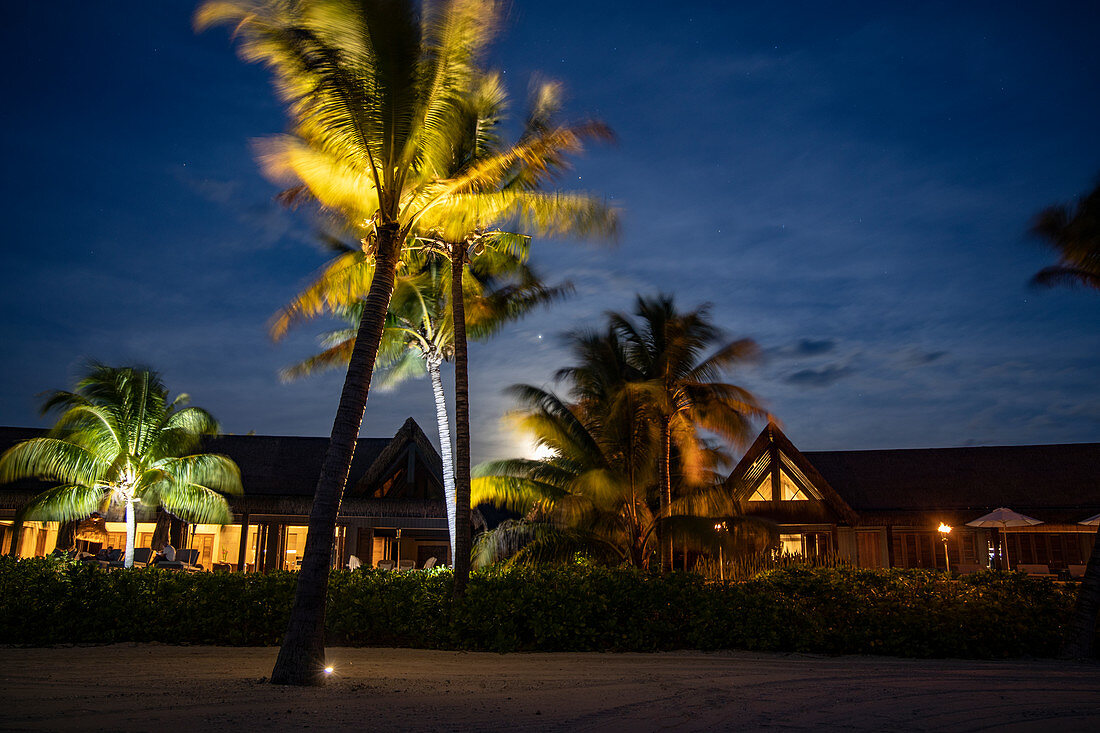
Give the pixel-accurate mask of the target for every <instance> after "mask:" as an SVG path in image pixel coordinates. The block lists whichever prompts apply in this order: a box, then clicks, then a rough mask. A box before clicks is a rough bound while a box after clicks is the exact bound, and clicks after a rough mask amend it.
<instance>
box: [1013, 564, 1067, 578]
mask: <svg viewBox="0 0 1100 733" xmlns="http://www.w3.org/2000/svg"><path fill="white" fill-rule="evenodd" d="M1016 569H1017V570H1019V571H1020V572H1021V573H1027V574H1028V576H1030V577H1032V578H1057V577H1058V576H1057V574H1055V573H1052V572H1050V567H1049V566H1048V565H1025V564H1018V565H1017V566H1016Z"/></svg>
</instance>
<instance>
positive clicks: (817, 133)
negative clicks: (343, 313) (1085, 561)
mask: <svg viewBox="0 0 1100 733" xmlns="http://www.w3.org/2000/svg"><path fill="white" fill-rule="evenodd" d="M894 5H895V4H893V3H878V2H867V3H860V4H847V3H835V2H830V3H821V2H807V3H751V4H742V3H728V4H727V3H692V2H680V3H668V2H661V3H648V2H630V3H626V2H623V3H597V2H591V0H588V1H587V2H554V3H546V2H523V1H517V2H515V3H514V4H513V5H512V7H511V9H510V12H509V15H508V18H507V22H506V24H505V28H504V31H503V35H502V38H501V40H500V41H499V42H498V43H497V44H496V45H495V47H494V49H493V54H492V63H493V65H494V66H497V67H499V68H502V69H505V70H506V78H507V80H508V82H509V86H510V89H511V91H512V94H513V97H514V98H515V99H516V105H515V106H516V111H517V112H522V107H523V104H522V100H523V98H524V95H525V94H526V89H527V84H528V81H529V79H530V77H531V74H532V73H534V72H537V71H541V72H542V73H543V74H544V75H545V76H549V77H552V78H556V79H559V80H561V81H562V82H564V83H565V85H566V86H567V88H568V91H569V100H568V106H567V113H568V114H567V116H568V117H570V118H572V119H583V118H585V117H589V116H594V117H599V118H601V119H603V120H605V121H606V122H607V123H609V124H610V125H611V126H612V127H613V128H614V129H615V131H616V133H617V135H618V138H619V140H618V143H617V144H616V145H613V146H606V147H602V148H599V149H595V150H592V151H590V153H589V154H587V155H586V156H585V157H584V158H583V159H581V160H579V161H578V165H577V168H576V170H575V171H572V172H571V173H570V174H569V175H567V176H566V177H565V178H564V180H563V182H562V183H563V186H566V187H576V188H584V189H586V190H589V191H593V192H599V193H601V194H604V195H606V196H607V197H608V198H609V199H610V200H611V201H612V202H613V203H615V204H616V205H618V206H621V207H622V211H623V232H622V236H621V240H620V242H619V243H618V245H617V246H616V247H612V248H608V247H602V248H601V247H598V246H593V245H590V244H587V245H586V244H576V243H570V242H557V241H536V242H535V244H534V250H535V252H536V255H535V257H534V262H535V264H536V266H537V267H538V268H539V269H540V271H541V272H543V273H544V274H545V276H546V277H547V278H548V279H550V280H556V279H566V278H568V279H570V280H572V281H573V283H574V284H575V285H576V288H577V292H576V295H575V296H574V297H573V298H571V299H570V300H568V301H566V302H564V303H561V304H558V305H556V306H555V307H553V308H552V309H551V310H548V311H544V312H540V313H538V314H536V315H533V316H531V317H528V318H527V319H526V320H524V321H522V322H521V323H519V324H516V325H514V326H512V327H510V328H508V329H507V330H505V331H504V332H503V333H502V334H501V335H500V336H498V337H497V338H496V339H495V340H494V341H492V342H490V343H488V344H477V345H474V346H473V347H472V348H471V377H472V378H471V382H472V399H473V410H472V422H473V428H474V445H473V454H474V456H473V457H474V460H475V462H476V461H479V460H482V459H485V458H490V457H498V456H499V457H503V456H510V455H517V454H520V453H522V452H523V451H524V450H525V447H524V445H523V440H522V439H521V438H520V437H519V436H515V435H513V434H511V431H510V429H509V428H508V427H505V426H502V424H501V422H500V417H501V415H502V414H503V413H504V412H506V411H507V410H508V409H509V407H510V404H509V402H508V400H507V398H506V397H505V396H503V395H502V394H501V389H502V388H503V387H505V386H507V385H509V384H512V383H515V382H529V383H533V384H540V385H541V384H545V383H547V380H548V379H549V375H550V374H551V373H552V372H553V371H554V370H555V369H556V368H558V367H560V366H563V365H564V364H565V363H566V359H567V356H566V353H565V351H564V349H563V347H562V341H561V338H560V335H561V334H562V332H564V331H567V330H570V329H574V328H578V327H582V326H585V325H598V324H600V323H601V322H602V314H603V313H604V312H605V311H607V310H625V309H629V308H630V307H631V305H632V301H633V299H634V294H635V293H637V292H641V293H646V294H653V293H656V292H658V291H665V292H670V293H673V294H675V296H676V298H677V302H678V303H679V304H680V305H681V306H682V307H684V308H687V307H693V306H696V305H698V304H700V303H703V302H709V303H711V304H713V313H714V316H715V319H716V320H717V321H718V322H719V323H721V324H722V325H723V327H724V328H725V329H726V331H727V333H728V334H729V336H730V337H744V336H748V337H752V338H754V339H756V340H757V341H758V342H759V344H760V345H761V347H762V349H763V350H764V352H765V354H766V355H767V357H768V358H767V360H766V361H765V362H764V363H762V364H761V365H759V366H754V367H751V368H748V369H745V370H744V371H742V372H739V373H736V374H732V375H730V381H733V382H735V383H740V384H743V385H745V386H748V387H750V388H752V389H753V390H754V391H756V392H757V393H758V394H759V395H760V397H761V398H762V399H763V400H764V401H765V402H766V403H767V405H768V406H769V407H770V409H771V410H772V411H773V412H774V413H775V414H776V415H777V416H778V417H779V418H780V420H782V422H783V423H784V425H785V427H786V429H787V432H788V434H789V436H790V437H791V439H792V440H793V441H794V442H795V444H796V445H797V446H799V447H800V448H802V449H804V450H810V449H858V448H891V447H927V446H952V445H993V444H1014V443H1056V442H1079V441H1098V440H1100V382H1098V380H1097V375H1098V374H1100V294H1097V293H1094V292H1085V291H1080V290H1078V291H1070V290H1035V289H1032V288H1030V287H1029V286H1028V280H1029V278H1030V276H1031V275H1032V274H1033V273H1034V272H1035V271H1036V270H1038V269H1039V268H1041V267H1043V266H1044V265H1046V264H1050V263H1052V262H1053V256H1052V255H1051V254H1050V253H1048V252H1047V251H1046V250H1045V249H1043V248H1042V246H1041V245H1039V244H1038V243H1037V242H1035V241H1034V240H1031V239H1030V238H1029V237H1028V236H1027V228H1028V225H1029V221H1030V219H1031V218H1032V216H1033V215H1034V214H1035V213H1036V212H1037V211H1039V210H1040V209H1042V208H1043V207H1045V206H1047V205H1049V204H1053V203H1059V202H1065V201H1069V200H1071V199H1073V198H1074V197H1076V196H1078V195H1080V194H1083V193H1084V192H1085V191H1087V190H1088V189H1089V188H1090V187H1091V186H1092V185H1093V183H1094V182H1095V180H1096V178H1097V176H1098V175H1100V136H1098V135H1097V126H1098V121H1100V95H1098V94H1097V92H1098V87H1100V85H1098V82H1100V44H1098V43H1097V38H1098V37H1100V33H1098V31H1100V5H1097V3H1095V2H1063V3H1058V2H1053V3H1052V2H1034V3H1004V2H995V3H988V4H979V3H957V2H955V3H947V4H938V3H920V4H913V5H915V7H912V8H908V9H896V8H895V7H894ZM5 9H6V10H7V14H6V15H7V22H6V23H5V24H4V26H3V29H2V30H0V34H2V38H0V54H2V57H3V68H4V70H5V73H4V75H3V79H2V81H0V84H2V85H3V97H2V99H3V104H2V108H3V111H2V113H0V115H2V117H0V119H2V123H0V124H2V126H3V127H2V131H3V134H2V135H0V146H2V159H3V162H4V163H3V165H4V175H3V176H2V183H0V186H2V187H3V192H2V193H3V195H2V196H0V206H2V207H3V222H4V225H3V235H2V236H3V246H2V248H0V271H2V272H3V273H4V279H3V286H2V288H0V344H3V349H4V354H5V358H4V359H3V371H2V379H0V424H6V425H28V426H31V425H46V424H48V423H47V421H46V420H44V419H43V418H41V417H39V416H38V414H37V398H36V395H38V394H39V393H41V392H43V391H46V390H50V389H59V388H66V387H68V386H70V385H71V383H72V380H73V378H74V377H75V376H76V375H77V374H78V373H79V370H80V366H81V364H82V363H83V361H84V360H85V359H88V358H95V359H98V360H101V361H104V362H107V363H112V364H120V363H126V362H140V363H144V364H148V365H150V366H152V367H154V368H156V369H158V370H160V371H161V372H162V373H163V374H164V376H165V379H166V380H167V382H168V384H169V386H170V387H171V388H172V389H173V390H174V391H186V392H188V393H190V394H191V395H192V398H193V401H194V403H195V404H198V405H201V406H203V407H206V408H207V409H209V410H210V411H212V412H213V413H214V414H215V415H216V416H217V417H218V418H219V419H220V420H221V421H222V424H223V428H224V429H225V430H226V431H229V432H235V433H244V432H248V431H255V432H257V433H261V434H289V435H327V434H328V433H329V430H330V429H331V424H332V417H333V414H334V412H335V408H336V403H337V399H338V396H339V389H340V384H341V383H342V379H343V375H342V373H340V374H337V373H329V374H327V375H325V376H322V377H314V378H311V379H308V380H304V381H300V382H297V383H293V384H282V383H280V382H279V380H278V379H277V376H276V371H277V369H278V368H279V367H281V366H284V365H287V364H289V363H292V362H293V361H294V360H296V359H300V358H302V357H304V356H306V355H308V354H309V353H310V350H311V349H312V348H313V344H314V337H315V335H316V333H317V332H318V331H320V330H321V329H322V326H321V325H320V324H318V325H317V326H316V327H314V326H312V325H311V326H308V327H305V328H301V329H299V330H298V331H297V332H295V333H294V334H293V336H292V338H290V339H289V340H288V341H286V342H284V343H281V344H272V343H271V342H270V340H269V339H268V337H267V335H266V324H267V321H268V319H269V318H270V317H271V315H272V314H273V313H274V312H275V311H276V310H277V309H278V308H279V307H280V306H281V305H282V304H284V303H285V302H286V301H287V300H288V298H289V297H290V296H291V295H292V294H293V293H295V292H296V290H297V289H298V288H299V287H300V286H301V285H302V284H304V282H305V281H306V280H307V278H308V277H309V275H310V274H311V273H312V272H313V271H315V270H316V269H317V268H318V267H320V266H321V265H322V264H323V262H324V260H325V254H324V253H323V252H322V251H321V250H320V249H318V248H317V246H316V245H315V244H314V242H315V233H316V231H317V224H316V222H315V221H313V220H311V218H310V216H309V214H308V213H307V212H303V211H298V212H287V211H284V210H282V209H281V208H280V207H279V205H277V204H276V203H275V202H274V201H273V196H274V194H275V193H276V192H277V189H276V187H275V186H273V185H272V184H270V183H268V182H266V181H265V180H264V179H263V178H262V177H261V175H260V174H259V172H258V169H257V166H256V164H255V162H254V159H253V156H252V151H251V148H250V141H251V140H253V139H255V138H259V137H263V136H265V135H269V134H272V133H277V132H280V131H282V130H284V129H285V126H286V123H285V119H284V115H283V112H282V109H281V107H280V106H279V104H278V103H277V102H276V101H275V99H274V96H273V94H272V91H271V87H270V83H269V77H268V74H267V72H266V71H264V70H263V69H262V68H260V67H257V66H254V65H246V64H244V63H242V62H241V61H240V60H238V59H237V58H236V56H235V52H234V49H233V47H232V45H231V43H230V42H229V40H228V37H227V33H226V31H225V29H215V30H213V31H210V32H206V33H204V34H202V35H195V34H194V33H193V31H192V30H191V23H190V15H191V13H192V11H193V9H194V3H191V2H149V1H148V0H144V1H143V2H116V1H112V2H108V3H87V2H76V1H72V2H55V3H39V2H32V1H30V0H26V1H24V2H12V3H8V4H6V6H5ZM409 415H412V416H413V417H415V418H416V419H417V421H418V422H419V423H420V424H421V426H422V427H423V428H424V429H425V431H426V432H427V433H428V435H429V436H430V437H432V439H433V440H435V439H436V436H435V430H434V424H435V420H434V411H433V409H432V401H431V391H430V388H429V385H428V383H427V382H426V380H421V381H415V382H411V383H408V384H407V385H405V386H403V387H401V388H400V389H398V390H396V391H393V392H389V393H380V392H376V393H374V394H373V395H372V397H371V399H370V402H369V403H368V405H367V414H366V418H365V420H364V427H363V431H362V434H363V435H369V436H387V435H391V434H392V433H393V432H394V431H395V430H396V429H397V428H398V427H399V426H400V425H401V423H402V422H403V421H404V419H405V418H406V417H407V416H409Z"/></svg>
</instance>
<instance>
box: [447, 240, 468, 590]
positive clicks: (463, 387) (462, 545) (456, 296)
mask: <svg viewBox="0 0 1100 733" xmlns="http://www.w3.org/2000/svg"><path fill="white" fill-rule="evenodd" d="M465 264H466V245H465V243H464V242H457V243H454V244H452V245H451V308H452V309H453V311H454V329H455V564H454V567H455V587H454V594H455V598H461V597H462V595H463V594H465V593H466V583H467V581H469V579H470V380H469V376H468V374H467V363H466V362H467V359H466V304H465V302H463V299H462V270H463V267H464V266H465Z"/></svg>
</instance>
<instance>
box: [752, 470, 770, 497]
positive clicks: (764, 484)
mask: <svg viewBox="0 0 1100 733" xmlns="http://www.w3.org/2000/svg"><path fill="white" fill-rule="evenodd" d="M771 500H772V477H771V475H765V476H764V480H763V481H761V482H760V485H759V486H757V487H756V491H754V492H753V494H752V496H750V497H749V501H771Z"/></svg>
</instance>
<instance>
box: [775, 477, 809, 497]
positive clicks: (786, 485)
mask: <svg viewBox="0 0 1100 733" xmlns="http://www.w3.org/2000/svg"><path fill="white" fill-rule="evenodd" d="M779 487H780V496H782V497H783V501H808V500H809V498H810V497H808V496H806V494H805V492H803V491H802V489H800V488H799V487H798V485H797V484H796V483H795V482H794V481H792V480H791V477H790V476H788V475H787V472H786V471H780V472H779Z"/></svg>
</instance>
